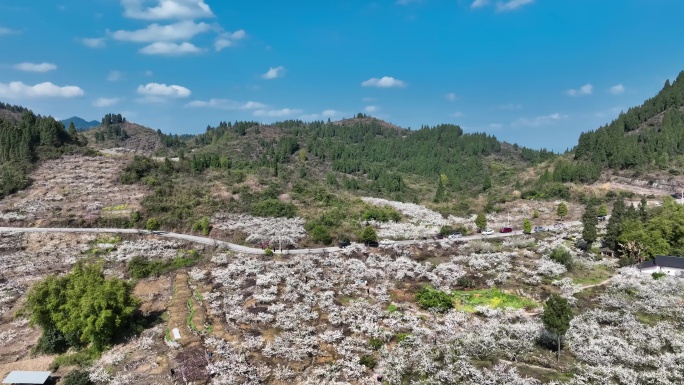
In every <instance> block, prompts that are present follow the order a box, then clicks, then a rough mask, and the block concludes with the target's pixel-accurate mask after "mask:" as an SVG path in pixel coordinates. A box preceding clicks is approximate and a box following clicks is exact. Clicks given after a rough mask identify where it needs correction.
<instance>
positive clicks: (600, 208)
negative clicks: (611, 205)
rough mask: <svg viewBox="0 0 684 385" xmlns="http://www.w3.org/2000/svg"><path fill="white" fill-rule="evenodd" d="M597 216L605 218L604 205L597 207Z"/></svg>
mask: <svg viewBox="0 0 684 385" xmlns="http://www.w3.org/2000/svg"><path fill="white" fill-rule="evenodd" d="M598 215H599V216H601V217H605V216H606V215H608V207H607V206H606V205H605V204H602V205H601V206H600V207H599V210H598Z"/></svg>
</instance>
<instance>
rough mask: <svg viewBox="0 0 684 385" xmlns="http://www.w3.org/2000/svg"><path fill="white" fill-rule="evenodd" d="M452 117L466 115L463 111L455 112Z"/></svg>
mask: <svg viewBox="0 0 684 385" xmlns="http://www.w3.org/2000/svg"><path fill="white" fill-rule="evenodd" d="M450 116H451V117H452V118H462V117H464V116H465V114H464V113H463V112H454V113H453V114H451V115H450Z"/></svg>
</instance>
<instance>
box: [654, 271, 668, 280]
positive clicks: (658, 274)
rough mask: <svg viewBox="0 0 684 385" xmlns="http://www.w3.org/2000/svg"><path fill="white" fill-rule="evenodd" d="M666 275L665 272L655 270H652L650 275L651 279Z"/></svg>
mask: <svg viewBox="0 0 684 385" xmlns="http://www.w3.org/2000/svg"><path fill="white" fill-rule="evenodd" d="M666 275H667V274H665V273H661V272H657V271H656V272H653V273H652V274H651V277H653V279H660V278H663V277H664V276H666Z"/></svg>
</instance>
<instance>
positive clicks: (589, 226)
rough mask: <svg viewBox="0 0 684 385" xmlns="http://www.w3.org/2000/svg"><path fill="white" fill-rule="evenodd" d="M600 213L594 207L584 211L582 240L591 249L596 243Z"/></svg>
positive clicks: (588, 207)
mask: <svg viewBox="0 0 684 385" xmlns="http://www.w3.org/2000/svg"><path fill="white" fill-rule="evenodd" d="M597 215H598V213H597V212H596V208H595V207H594V206H587V207H586V208H585V209H584V214H583V215H582V226H583V228H582V239H584V240H585V241H586V242H587V244H588V245H589V247H590V248H591V245H592V244H593V243H594V242H596V238H597V237H598V233H597V231H596V226H597V225H598V218H597Z"/></svg>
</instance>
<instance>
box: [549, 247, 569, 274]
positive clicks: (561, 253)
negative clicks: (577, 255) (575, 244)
mask: <svg viewBox="0 0 684 385" xmlns="http://www.w3.org/2000/svg"><path fill="white" fill-rule="evenodd" d="M549 258H551V259H552V260H554V261H556V262H558V263H560V264H561V265H563V266H565V267H566V268H567V269H568V270H570V269H571V268H572V255H571V254H570V250H568V249H566V248H565V247H562V246H559V247H556V248H555V249H554V250H553V251H552V252H551V255H549Z"/></svg>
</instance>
